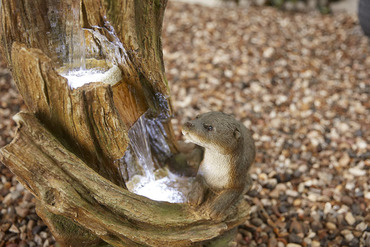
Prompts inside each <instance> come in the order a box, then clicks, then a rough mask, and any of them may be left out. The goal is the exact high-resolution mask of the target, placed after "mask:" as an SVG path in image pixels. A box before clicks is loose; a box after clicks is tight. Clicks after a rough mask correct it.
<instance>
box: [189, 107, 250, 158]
mask: <svg viewBox="0 0 370 247" xmlns="http://www.w3.org/2000/svg"><path fill="white" fill-rule="evenodd" d="M242 131H243V130H242V126H241V123H239V122H238V121H237V120H235V119H234V118H233V117H232V116H229V115H227V114H225V113H222V112H208V113H204V114H201V115H199V116H197V117H196V118H195V119H194V120H192V121H189V122H187V123H185V124H184V126H183V129H182V133H183V134H184V136H185V138H186V139H187V140H188V141H191V142H193V143H195V144H198V145H199V146H202V147H204V148H206V149H209V150H213V151H217V152H219V153H222V154H231V153H233V152H234V151H236V150H237V149H238V148H240V147H241V146H242V143H243V135H242Z"/></svg>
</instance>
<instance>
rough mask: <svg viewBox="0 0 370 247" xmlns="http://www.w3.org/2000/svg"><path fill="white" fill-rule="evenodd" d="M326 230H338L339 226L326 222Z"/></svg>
mask: <svg viewBox="0 0 370 247" xmlns="http://www.w3.org/2000/svg"><path fill="white" fill-rule="evenodd" d="M325 225H326V228H328V229H329V230H336V229H337V226H336V225H335V224H334V223H332V222H326V224H325Z"/></svg>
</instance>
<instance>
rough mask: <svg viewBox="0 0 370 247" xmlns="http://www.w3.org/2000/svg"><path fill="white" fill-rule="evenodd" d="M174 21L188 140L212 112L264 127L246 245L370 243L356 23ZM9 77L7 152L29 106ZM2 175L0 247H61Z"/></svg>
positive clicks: (168, 38) (174, 65) (369, 67)
mask: <svg viewBox="0 0 370 247" xmlns="http://www.w3.org/2000/svg"><path fill="white" fill-rule="evenodd" d="M164 22H165V26H164V58H165V64H166V69H167V75H168V80H169V82H170V84H171V89H172V97H173V99H172V102H173V107H174V110H175V119H174V120H173V122H174V125H175V129H176V133H177V135H178V137H179V138H181V135H180V132H179V127H178V126H179V125H181V124H182V123H184V122H185V121H187V120H188V119H190V118H192V117H194V116H195V115H196V114H199V113H203V112H207V111H210V110H213V111H216V110H220V111H224V112H226V113H231V114H234V115H235V117H236V118H238V119H239V120H241V121H242V122H244V124H245V125H246V126H248V127H249V128H251V129H252V130H253V131H254V138H255V140H256V145H257V149H258V153H257V158H256V164H255V166H254V168H253V170H252V172H251V173H252V176H253V179H254V181H255V183H254V186H253V188H252V190H251V191H250V192H249V193H248V195H246V200H248V201H250V202H251V204H252V205H253V207H252V212H251V217H250V219H249V220H248V221H247V222H246V223H245V224H244V225H242V226H240V228H239V233H238V236H237V241H238V245H239V246H271V247H273V246H289V247H295V246H312V247H315V246H316V247H317V246H370V176H369V175H370V147H369V138H370V128H369V127H370V119H369V109H370V101H369V93H370V56H369V55H370V49H369V40H368V39H367V38H366V37H365V36H363V35H362V33H361V31H360V28H359V26H358V22H357V19H356V17H355V16H351V15H348V14H344V13H343V14H335V15H327V16H322V15H320V14H319V13H317V12H309V13H298V14H294V13H286V12H280V11H278V10H276V9H274V8H254V7H253V8H248V9H244V8H238V9H235V8H230V7H224V8H216V7H214V8H211V7H204V6H197V5H186V4H183V3H170V4H169V6H168V8H167V12H166V18H165V21H164ZM0 60H1V59H0ZM10 81H11V76H10V75H9V71H8V70H7V69H5V65H4V63H2V62H1V61H0V99H1V101H0V146H3V145H5V144H7V143H9V142H10V141H11V139H12V137H13V135H14V131H15V126H14V122H13V121H12V120H11V116H13V115H14V114H15V113H17V112H18V111H20V110H22V109H25V108H24V106H22V100H21V98H20V96H19V95H18V93H17V90H16V89H15V88H14V86H13V85H12V84H11V83H10ZM0 170H1V174H0V175H1V180H0V201H1V203H0V213H1V215H0V247H2V246H53V245H55V241H54V240H53V238H52V236H51V235H50V233H49V231H48V229H47V227H46V226H45V225H44V224H43V223H42V221H41V220H40V219H39V218H38V217H37V215H36V214H35V209H34V199H33V197H32V195H31V194H30V193H29V192H27V191H25V190H24V189H23V187H22V186H21V185H20V184H18V182H17V181H16V179H15V177H14V176H13V175H12V174H11V173H10V172H9V170H8V169H7V168H5V166H3V165H2V164H0Z"/></svg>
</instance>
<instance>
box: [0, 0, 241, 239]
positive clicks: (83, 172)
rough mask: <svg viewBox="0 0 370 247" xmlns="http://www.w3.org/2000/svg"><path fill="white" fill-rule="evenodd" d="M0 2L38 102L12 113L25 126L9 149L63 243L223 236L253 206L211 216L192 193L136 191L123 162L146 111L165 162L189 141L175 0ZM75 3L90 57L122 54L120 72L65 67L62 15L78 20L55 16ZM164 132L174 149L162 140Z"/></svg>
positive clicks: (13, 56)
mask: <svg viewBox="0 0 370 247" xmlns="http://www.w3.org/2000/svg"><path fill="white" fill-rule="evenodd" d="M0 3H1V4H0V7H1V9H0V11H1V12H0V13H1V14H0V18H1V23H0V24H1V26H0V44H1V45H0V49H1V52H2V54H3V55H4V56H5V58H6V60H7V62H8V65H9V67H10V68H11V70H12V73H13V77H14V79H15V82H16V85H17V88H18V90H19V92H20V93H21V95H22V96H23V99H24V101H25V104H26V105H27V107H28V112H21V113H19V114H17V115H16V116H15V117H14V119H15V121H16V122H17V124H18V130H17V133H16V136H15V138H14V140H13V141H12V143H10V144H9V145H7V146H5V147H4V148H2V149H1V150H0V158H1V161H2V162H3V163H4V164H5V165H6V166H8V167H9V168H10V170H11V171H12V172H13V173H14V174H15V175H16V176H17V178H18V180H19V181H20V182H21V183H22V184H23V185H24V186H25V188H27V189H28V190H30V191H31V192H32V194H33V195H34V196H35V197H36V200H37V204H36V210H37V213H38V214H39V215H40V217H41V218H42V219H43V220H44V222H45V223H46V224H47V225H48V226H49V228H50V230H51V232H52V233H53V235H54V236H55V238H56V239H57V241H58V242H59V243H60V244H62V245H63V246H110V245H111V246H203V245H207V246H208V245H210V246H211V245H212V246H225V241H226V242H227V241H229V240H230V237H232V236H233V234H234V233H235V232H234V230H235V228H236V227H237V226H238V225H239V224H241V223H243V222H244V221H245V219H246V217H247V216H248V210H247V209H248V205H247V203H246V202H239V203H238V204H237V207H236V210H235V209H233V210H229V211H227V212H225V216H224V217H223V218H222V219H220V220H212V219H210V218H208V217H206V216H203V215H198V214H197V210H196V208H191V207H190V206H188V205H187V204H180V203H167V202H158V201H153V200H150V199H148V198H145V197H143V196H139V195H136V194H133V193H131V192H129V191H128V190H127V189H126V185H125V181H124V179H123V177H122V175H121V173H120V171H119V169H120V167H119V166H120V165H119V164H120V162H119V161H120V160H121V159H122V157H124V155H125V152H126V150H127V149H128V146H129V143H130V140H129V137H128V131H129V129H130V128H131V127H132V126H133V124H134V123H135V122H136V121H137V120H138V119H139V118H140V117H141V116H142V115H143V114H144V113H145V116H146V117H147V118H149V119H152V120H155V123H156V126H155V128H154V130H156V133H155V135H156V136H155V137H153V138H151V139H150V146H151V149H152V152H153V156H154V159H155V161H156V163H157V165H158V166H163V165H165V164H166V161H167V160H168V159H169V158H170V157H171V156H172V155H174V154H176V153H178V152H179V151H178V148H177V145H176V141H175V138H174V135H173V131H172V126H171V123H170V117H171V114H172V109H171V103H170V94H169V88H168V83H167V80H166V77H165V73H164V65H163V56H162V44H161V31H162V22H163V14H164V10H165V7H166V3H167V1H166V0H146V1H141V0H140V1H139V0H116V1H112V0H65V1H53V0H1V2H0ZM76 6H77V7H78V10H79V11H78V14H79V16H80V21H79V25H80V27H82V28H83V32H82V35H83V41H84V42H85V45H86V54H85V56H86V58H88V59H92V60H93V61H97V63H101V62H102V61H103V63H108V64H113V65H115V66H117V67H118V68H119V70H120V73H121V76H120V77H119V78H118V79H119V80H118V81H116V82H114V83H104V82H96V83H89V84H86V85H83V86H81V87H78V88H75V89H72V88H71V87H70V86H69V85H68V83H67V79H66V78H65V77H63V76H61V74H60V67H61V66H63V64H65V61H63V59H64V58H63V57H62V56H61V55H60V52H65V50H68V49H69V48H70V47H66V44H68V42H67V38H68V37H69V34H68V33H67V32H68V31H66V30H67V29H65V28H62V27H65V26H66V25H67V22H68V21H69V20H66V19H63V18H60V19H58V20H57V21H56V20H55V19H53V18H51V17H53V16H54V17H55V16H57V15H61V14H63V12H66V11H71V8H74V7H76ZM55 32H57V33H58V34H59V36H58V39H55ZM72 43H73V42H72ZM69 45H71V43H69ZM58 47H64V48H65V50H64V51H61V50H58V49H57V48H58ZM70 53H72V52H71V51H70ZM70 55H71V54H69V56H70ZM99 61H100V62H99ZM109 66H111V65H109ZM158 136H160V137H161V138H163V140H165V142H166V144H167V146H168V150H165V151H163V150H162V149H161V148H159V146H158V143H156V141H157V137H158Z"/></svg>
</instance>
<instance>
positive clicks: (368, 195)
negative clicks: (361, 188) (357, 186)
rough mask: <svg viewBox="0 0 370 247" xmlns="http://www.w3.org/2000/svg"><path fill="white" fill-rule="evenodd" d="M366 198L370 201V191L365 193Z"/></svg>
mask: <svg viewBox="0 0 370 247" xmlns="http://www.w3.org/2000/svg"><path fill="white" fill-rule="evenodd" d="M365 198H366V199H369V200H370V191H368V192H366V193H365Z"/></svg>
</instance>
